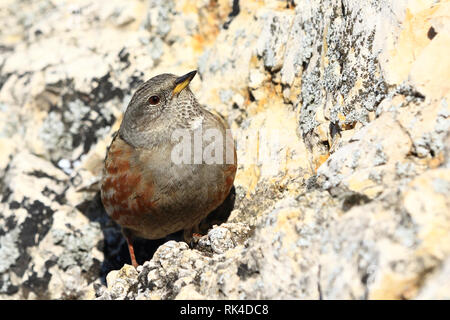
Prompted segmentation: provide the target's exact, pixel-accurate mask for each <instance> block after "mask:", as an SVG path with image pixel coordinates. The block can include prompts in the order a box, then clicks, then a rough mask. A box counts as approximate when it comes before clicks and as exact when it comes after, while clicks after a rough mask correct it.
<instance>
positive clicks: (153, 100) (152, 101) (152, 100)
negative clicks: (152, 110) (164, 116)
mask: <svg viewBox="0 0 450 320" xmlns="http://www.w3.org/2000/svg"><path fill="white" fill-rule="evenodd" d="M160 100H161V99H160V98H159V97H158V96H151V97H150V98H149V99H148V102H149V103H150V104H152V105H155V104H158V103H159V101H160Z"/></svg>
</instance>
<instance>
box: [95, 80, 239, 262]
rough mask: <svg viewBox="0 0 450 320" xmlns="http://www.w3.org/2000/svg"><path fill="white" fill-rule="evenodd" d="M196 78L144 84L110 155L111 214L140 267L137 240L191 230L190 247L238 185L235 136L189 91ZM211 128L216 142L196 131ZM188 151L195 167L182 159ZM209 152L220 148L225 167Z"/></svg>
mask: <svg viewBox="0 0 450 320" xmlns="http://www.w3.org/2000/svg"><path fill="white" fill-rule="evenodd" d="M195 74H196V71H192V72H190V73H188V74H186V75H184V76H181V77H177V76H175V75H173V74H160V75H158V76H156V77H153V78H151V79H150V80H148V81H146V82H145V83H144V84H142V85H141V86H140V87H139V88H138V89H137V91H136V92H135V94H134V95H133V97H132V99H131V101H130V103H129V105H128V107H127V110H126V111H125V114H124V117H123V121H122V123H121V126H120V129H119V131H118V132H117V133H116V134H115V136H114V138H113V140H112V142H111V145H110V146H109V148H108V151H107V155H106V158H105V167H104V169H103V177H102V181H101V199H102V202H103V205H104V207H105V209H106V212H107V213H108V215H109V216H110V217H111V218H112V219H113V220H114V221H116V222H117V223H118V224H119V225H121V226H122V230H123V234H124V236H125V238H126V240H127V243H128V249H129V251H130V257H131V262H132V264H133V265H134V266H137V265H138V264H137V262H136V258H135V255H134V249H133V237H134V236H137V237H141V238H146V239H158V238H163V237H165V236H166V235H168V234H171V233H174V232H176V231H179V230H184V238H185V240H186V241H188V242H189V241H190V239H191V238H192V234H193V232H195V231H196V226H197V225H198V224H199V223H200V221H201V220H202V219H204V218H205V217H206V216H207V215H208V214H209V213H210V212H211V211H213V210H214V209H215V208H217V207H218V206H219V205H220V204H221V203H222V202H223V201H224V200H225V198H226V197H227V195H228V193H229V192H230V189H231V187H232V185H233V182H234V177H235V174H236V151H235V146H234V143H233V138H232V137H231V134H230V132H229V130H228V126H227V124H226V123H225V121H223V120H222V119H221V118H220V117H219V116H217V115H215V114H213V113H211V112H209V111H207V110H206V109H204V108H203V107H202V106H201V105H200V104H199V103H198V102H197V100H196V98H195V96H194V94H193V93H192V91H191V90H190V89H189V83H190V81H191V80H192V78H193V77H194V76H195ZM208 129H213V131H212V132H218V133H219V137H217V136H216V137H215V139H209V141H208V139H204V140H203V136H202V135H201V132H200V135H199V134H196V133H195V132H197V131H198V130H203V131H205V130H206V131H207V130H208ZM177 130H178V133H177V135H174V133H176V132H177ZM180 132H181V133H188V138H189V139H186V141H187V142H191V144H192V145H191V144H188V145H187V146H186V145H182V146H181V147H180V139H177V138H180V137H182V135H180V134H179V133H180ZM199 137H201V140H200V143H198V139H199ZM196 139H197V140H196ZM192 140H194V141H192ZM186 141H184V143H186ZM196 143H197V146H195V144H196ZM177 146H178V147H177ZM198 147H200V148H198ZM205 147H206V149H205ZM174 148H175V150H174ZM176 148H178V149H176ZM180 150H184V151H185V152H186V154H187V157H185V158H183V159H188V160H189V161H179V160H176V159H175V160H176V161H174V156H175V158H176V156H177V154H178V153H177V152H178V151H180ZM198 150H200V151H198ZM207 150H214V152H217V151H218V150H219V151H220V152H218V154H220V153H222V154H223V161H214V162H213V163H211V161H205V159H204V157H202V156H203V153H202V152H203V151H204V152H206V151H207ZM230 150H231V161H230V157H229V154H230ZM206 153H207V152H206ZM199 155H200V161H199ZM184 156H186V155H184ZM215 156H217V155H215Z"/></svg>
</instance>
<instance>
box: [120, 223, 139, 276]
mask: <svg viewBox="0 0 450 320" xmlns="http://www.w3.org/2000/svg"><path fill="white" fill-rule="evenodd" d="M122 233H123V235H124V237H125V239H126V240H127V245H128V252H129V253H130V259H131V264H132V265H133V267H135V268H137V266H138V265H139V264H138V263H137V261H136V256H135V255H134V247H133V234H132V233H131V231H130V230H128V229H125V228H123V229H122Z"/></svg>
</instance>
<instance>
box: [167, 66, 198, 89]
mask: <svg viewBox="0 0 450 320" xmlns="http://www.w3.org/2000/svg"><path fill="white" fill-rule="evenodd" d="M196 74H197V70H194V71H191V72H189V73H186V74H185V75H184V76H181V77H178V78H177V79H176V80H175V88H173V91H172V95H175V94H177V93H179V92H181V90H183V89H184V88H186V87H187V86H188V84H189V82H191V80H192V79H193V78H194V77H195V75H196Z"/></svg>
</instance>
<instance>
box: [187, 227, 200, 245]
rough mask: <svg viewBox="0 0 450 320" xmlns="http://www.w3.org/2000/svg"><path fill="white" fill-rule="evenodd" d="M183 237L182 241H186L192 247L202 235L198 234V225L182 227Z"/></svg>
mask: <svg viewBox="0 0 450 320" xmlns="http://www.w3.org/2000/svg"><path fill="white" fill-rule="evenodd" d="M183 237H184V241H186V243H188V244H189V245H190V246H191V247H193V246H194V244H195V243H197V242H198V240H199V239H200V238H201V237H202V235H201V234H200V229H199V225H198V224H196V225H194V226H193V227H191V228H188V229H184V232H183Z"/></svg>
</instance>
